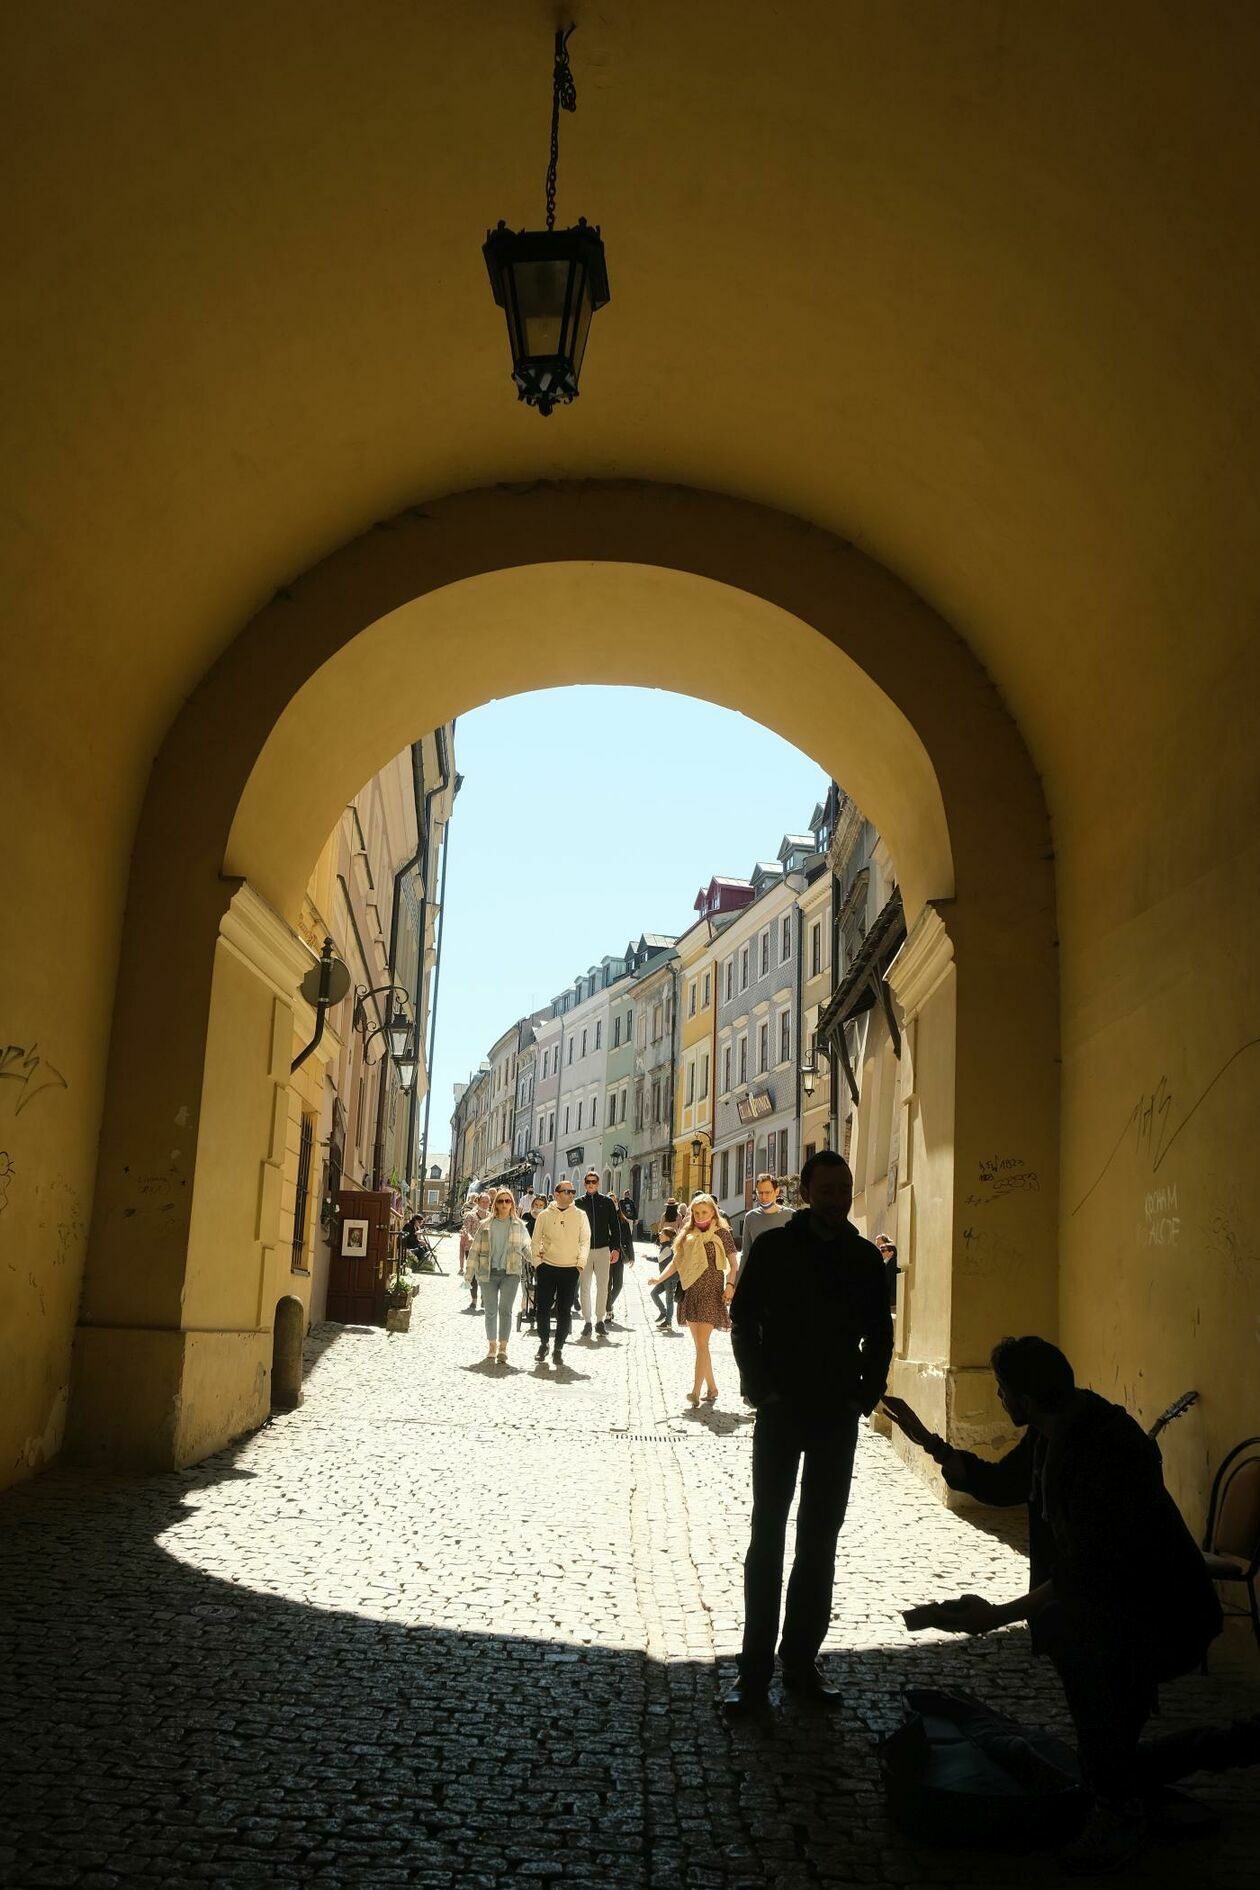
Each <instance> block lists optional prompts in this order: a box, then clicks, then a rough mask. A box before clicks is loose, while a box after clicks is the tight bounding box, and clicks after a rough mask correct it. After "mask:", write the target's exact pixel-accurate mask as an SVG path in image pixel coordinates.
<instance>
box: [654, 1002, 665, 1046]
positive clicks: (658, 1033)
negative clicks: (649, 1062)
mask: <svg viewBox="0 0 1260 1890" xmlns="http://www.w3.org/2000/svg"><path fill="white" fill-rule="evenodd" d="M663 1034H664V1033H663V1032H662V1030H661V1007H660V1005H659V1004H654V1005H653V1006H652V1042H653V1043H659V1042H660V1041H661V1037H662V1035H663Z"/></svg>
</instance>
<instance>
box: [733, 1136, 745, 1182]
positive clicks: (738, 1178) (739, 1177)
mask: <svg viewBox="0 0 1260 1890" xmlns="http://www.w3.org/2000/svg"><path fill="white" fill-rule="evenodd" d="M743 1187H744V1144H743V1143H742V1142H737V1143H736V1144H735V1192H736V1194H740V1193H742V1192H743Z"/></svg>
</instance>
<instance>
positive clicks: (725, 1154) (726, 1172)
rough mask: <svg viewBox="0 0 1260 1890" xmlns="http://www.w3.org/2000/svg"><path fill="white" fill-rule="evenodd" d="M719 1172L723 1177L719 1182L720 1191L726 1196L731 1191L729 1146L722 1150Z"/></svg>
mask: <svg viewBox="0 0 1260 1890" xmlns="http://www.w3.org/2000/svg"><path fill="white" fill-rule="evenodd" d="M718 1172H719V1174H720V1175H721V1177H722V1179H721V1180H720V1181H719V1183H718V1193H719V1194H720V1195H722V1196H723V1197H725V1196H726V1195H728V1194H729V1193H730V1191H731V1151H730V1149H729V1148H724V1149H723V1150H722V1161H721V1166H720V1168H719V1170H718Z"/></svg>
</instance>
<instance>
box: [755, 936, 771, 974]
mask: <svg viewBox="0 0 1260 1890" xmlns="http://www.w3.org/2000/svg"><path fill="white" fill-rule="evenodd" d="M757 958H758V962H759V964H760V967H761V968H760V970H759V971H758V973H757V976H758V977H759V978H764V977H765V975H766V973H767V972H768V971H769V969H770V927H769V926H767V927H766V929H765V931H764V932H763V933H762V934H761V937H760V939H759V940H758V941H757Z"/></svg>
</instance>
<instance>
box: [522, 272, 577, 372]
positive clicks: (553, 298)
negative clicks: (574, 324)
mask: <svg viewBox="0 0 1260 1890" xmlns="http://www.w3.org/2000/svg"><path fill="white" fill-rule="evenodd" d="M512 273H513V275H514V276H515V278H516V306H517V310H518V314H519V320H520V338H521V344H522V352H523V353H524V354H526V355H540V354H559V353H560V342H561V331H562V328H563V325H564V302H565V294H566V292H567V290H568V286H569V264H568V262H567V260H560V261H551V260H546V261H541V262H518V263H517V264H516V266H515V268H514V270H513V272H512Z"/></svg>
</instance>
